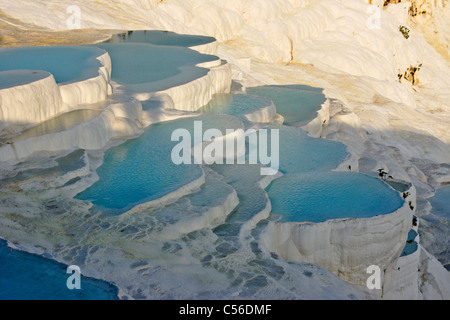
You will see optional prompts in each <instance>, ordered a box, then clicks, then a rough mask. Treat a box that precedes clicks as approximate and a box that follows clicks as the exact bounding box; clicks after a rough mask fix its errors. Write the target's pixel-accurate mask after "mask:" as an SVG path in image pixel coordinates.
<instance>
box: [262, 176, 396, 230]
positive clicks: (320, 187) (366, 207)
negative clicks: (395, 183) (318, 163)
mask: <svg viewBox="0 0 450 320" xmlns="http://www.w3.org/2000/svg"><path fill="white" fill-rule="evenodd" d="M267 192H268V194H269V197H270V199H271V202H272V212H273V213H276V214H281V215H282V217H283V219H282V221H285V222H304V221H307V222H323V221H326V220H330V219H342V218H369V217H373V216H377V215H382V214H388V213H391V212H394V211H395V210H397V209H399V208H400V207H401V206H402V205H403V201H402V199H401V197H400V195H399V194H398V193H397V192H395V191H393V190H392V189H390V188H388V187H387V186H386V185H385V184H384V182H382V181H381V180H379V179H376V178H372V177H368V176H365V175H363V174H359V173H350V172H322V173H321V172H318V173H311V174H307V175H301V176H291V175H287V176H284V177H282V178H280V179H278V180H276V181H274V182H273V183H272V184H271V185H270V186H269V187H268V188H267Z"/></svg>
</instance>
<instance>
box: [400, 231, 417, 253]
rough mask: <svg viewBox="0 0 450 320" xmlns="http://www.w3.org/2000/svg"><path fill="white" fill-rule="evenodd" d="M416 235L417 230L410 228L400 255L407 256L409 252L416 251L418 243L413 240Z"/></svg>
mask: <svg viewBox="0 0 450 320" xmlns="http://www.w3.org/2000/svg"><path fill="white" fill-rule="evenodd" d="M416 237H417V232H416V231H415V230H411V231H409V233H408V239H407V240H406V245H405V247H404V248H403V251H402V254H401V256H402V257H404V256H408V255H410V254H413V253H414V252H416V251H417V248H418V247H419V245H418V243H417V242H416V241H414V239H416Z"/></svg>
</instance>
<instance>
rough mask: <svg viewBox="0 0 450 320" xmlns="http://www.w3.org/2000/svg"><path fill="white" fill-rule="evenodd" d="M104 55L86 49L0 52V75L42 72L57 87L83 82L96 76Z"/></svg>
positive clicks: (100, 52) (23, 49) (102, 52)
mask: <svg viewBox="0 0 450 320" xmlns="http://www.w3.org/2000/svg"><path fill="white" fill-rule="evenodd" d="M104 53H105V52H104V51H103V50H101V49H99V48H96V47H88V46H55V47H22V48H0V71H8V70H43V71H48V72H50V73H51V74H53V76H54V77H55V80H56V82H57V83H69V82H74V81H81V80H85V79H88V78H91V77H94V76H97V75H98V68H99V67H101V63H100V61H98V60H97V59H96V58H97V57H98V56H101V55H102V54H104Z"/></svg>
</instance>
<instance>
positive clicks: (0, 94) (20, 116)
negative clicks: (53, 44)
mask: <svg viewBox="0 0 450 320" xmlns="http://www.w3.org/2000/svg"><path fill="white" fill-rule="evenodd" d="M30 72H40V73H43V74H44V76H45V75H46V76H45V77H44V78H43V79H40V80H37V81H34V82H31V83H28V84H24V85H20V86H15V87H11V88H5V89H0V131H1V130H3V129H5V128H7V127H9V126H13V125H21V124H22V125H30V124H36V123H39V122H42V121H45V120H48V119H50V118H51V117H53V116H55V115H57V114H59V113H62V112H64V111H67V109H66V107H65V106H64V105H63V100H62V98H61V94H60V91H59V88H58V85H57V84H56V82H55V79H54V77H53V75H51V74H50V73H48V72H43V71H30Z"/></svg>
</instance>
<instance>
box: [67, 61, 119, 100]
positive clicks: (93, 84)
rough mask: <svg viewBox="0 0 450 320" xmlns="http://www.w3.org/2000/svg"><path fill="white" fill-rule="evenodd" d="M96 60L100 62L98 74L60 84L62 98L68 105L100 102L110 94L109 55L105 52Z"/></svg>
mask: <svg viewBox="0 0 450 320" xmlns="http://www.w3.org/2000/svg"><path fill="white" fill-rule="evenodd" d="M97 60H99V61H100V62H101V64H102V66H101V67H100V68H99V69H98V76H96V77H93V78H89V79H86V80H83V81H79V82H72V83H69V84H62V85H60V90H61V96H62V99H63V101H64V103H66V104H67V105H68V106H69V107H76V106H78V105H80V104H93V103H97V102H101V101H104V100H106V98H107V97H108V95H111V94H112V86H111V83H110V81H111V68H112V66H111V57H110V56H109V54H108V53H107V52H105V53H104V54H102V55H101V56H99V57H98V58H97Z"/></svg>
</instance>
